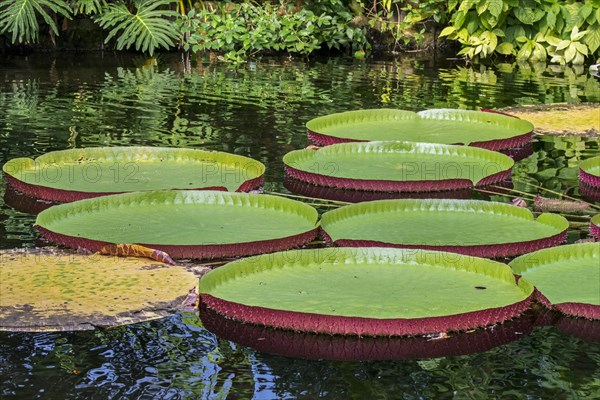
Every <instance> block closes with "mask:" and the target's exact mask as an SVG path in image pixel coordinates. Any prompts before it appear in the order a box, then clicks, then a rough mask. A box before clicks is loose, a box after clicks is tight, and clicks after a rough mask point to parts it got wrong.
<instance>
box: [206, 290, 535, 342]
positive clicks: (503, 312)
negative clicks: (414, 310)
mask: <svg viewBox="0 0 600 400" xmlns="http://www.w3.org/2000/svg"><path fill="white" fill-rule="evenodd" d="M532 297H533V293H532V294H531V295H529V296H528V297H527V298H526V299H524V300H521V301H519V302H516V303H514V304H509V305H507V306H504V307H495V308H490V309H486V310H480V311H473V312H467V313H461V314H454V315H447V316H439V317H424V318H386V319H379V318H364V317H345V316H338V315H324V314H314V313H305V312H297V311H286V310H276V309H272V308H265V307H258V306H248V305H245V304H239V303H235V302H231V301H227V300H223V299H219V298H217V297H214V296H211V295H208V294H201V295H200V301H201V304H203V305H204V306H206V307H208V308H210V309H212V310H214V311H215V312H217V313H219V314H221V315H223V316H227V317H228V318H233V319H234V320H237V321H240V322H246V323H251V324H256V325H261V326H268V327H272V328H276V329H287V330H293V331H298V332H313V333H326V334H332V335H350V336H352V335H354V336H416V335H427V334H433V333H440V332H451V331H463V330H468V329H473V328H478V327H484V326H488V325H493V324H497V323H500V322H504V321H506V320H509V319H511V318H514V317H517V316H518V315H521V314H522V313H523V312H524V311H525V310H527V309H528V308H529V305H530V303H531V299H532Z"/></svg>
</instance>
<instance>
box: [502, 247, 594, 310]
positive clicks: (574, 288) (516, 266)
mask: <svg viewBox="0 0 600 400" xmlns="http://www.w3.org/2000/svg"><path fill="white" fill-rule="evenodd" d="M510 266H511V268H512V269H513V271H514V272H515V274H519V275H521V276H523V277H524V278H526V279H527V280H528V281H530V282H531V283H532V284H533V285H534V286H535V288H536V289H537V290H538V291H539V293H540V294H541V298H540V299H541V301H542V303H544V304H545V305H547V306H548V307H551V308H555V309H557V310H559V311H562V312H563V313H565V314H569V315H575V316H583V317H587V318H593V319H600V243H579V244H572V245H567V246H559V247H554V248H551V249H544V250H539V251H536V252H533V253H530V254H526V255H524V256H521V257H518V258H516V259H514V260H513V261H512V262H511V263H510Z"/></svg>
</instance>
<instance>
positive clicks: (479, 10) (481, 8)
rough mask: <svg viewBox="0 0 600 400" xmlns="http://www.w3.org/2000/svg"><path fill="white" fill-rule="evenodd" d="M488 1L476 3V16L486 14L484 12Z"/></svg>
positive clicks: (481, 0) (482, 0) (480, 0)
mask: <svg viewBox="0 0 600 400" xmlns="http://www.w3.org/2000/svg"><path fill="white" fill-rule="evenodd" d="M488 5H489V3H488V0H479V3H477V7H476V10H477V14H479V15H481V14H483V13H484V12H486V10H487V9H488Z"/></svg>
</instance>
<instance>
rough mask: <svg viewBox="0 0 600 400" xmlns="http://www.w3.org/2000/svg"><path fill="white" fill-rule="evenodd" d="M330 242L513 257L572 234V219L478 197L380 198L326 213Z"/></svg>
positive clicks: (325, 230) (559, 241) (325, 220)
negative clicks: (535, 213)
mask: <svg viewBox="0 0 600 400" xmlns="http://www.w3.org/2000/svg"><path fill="white" fill-rule="evenodd" d="M321 227H322V229H323V232H324V236H325V237H326V240H327V241H328V242H332V243H334V244H336V245H338V246H358V247H360V246H377V247H401V248H423V249H430V250H444V251H451V252H456V253H461V254H468V255H474V256H479V257H508V256H515V255H520V254H524V253H528V252H531V251H534V250H538V249H541V248H544V247H550V246H556V245H559V244H561V243H563V242H564V241H565V240H566V239H567V229H568V228H569V222H568V221H567V220H566V219H565V218H564V217H562V216H560V215H556V214H549V213H544V214H541V215H540V216H539V217H538V218H537V219H536V218H535V217H534V216H533V214H532V213H531V211H529V210H527V209H526V208H521V207H517V206H513V205H510V204H503V203H496V202H487V201H477V200H442V199H426V200H425V199H424V200H411V199H403V200H380V201H371V202H365V203H359V204H352V205H348V206H344V207H341V208H338V209H336V210H332V211H329V212H326V213H325V214H323V218H322V220H321Z"/></svg>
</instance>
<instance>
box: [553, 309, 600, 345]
mask: <svg viewBox="0 0 600 400" xmlns="http://www.w3.org/2000/svg"><path fill="white" fill-rule="evenodd" d="M553 326H555V327H556V328H557V329H558V330H559V331H561V332H563V333H566V334H568V335H571V336H575V337H577V338H579V339H583V340H585V341H588V342H599V343H600V321H598V320H591V319H585V318H574V317H570V316H566V315H562V316H561V317H560V318H558V320H557V321H555V322H554V324H553Z"/></svg>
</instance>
